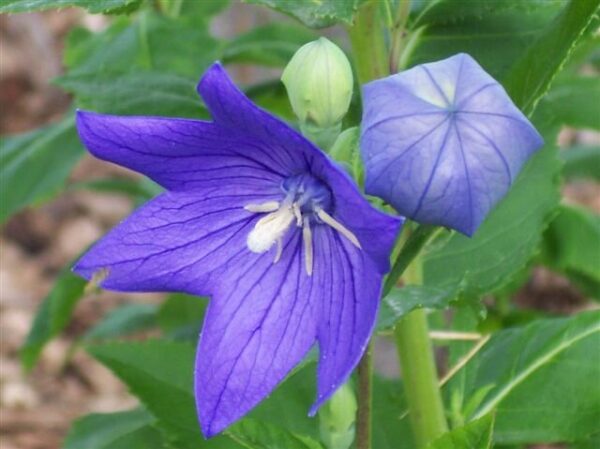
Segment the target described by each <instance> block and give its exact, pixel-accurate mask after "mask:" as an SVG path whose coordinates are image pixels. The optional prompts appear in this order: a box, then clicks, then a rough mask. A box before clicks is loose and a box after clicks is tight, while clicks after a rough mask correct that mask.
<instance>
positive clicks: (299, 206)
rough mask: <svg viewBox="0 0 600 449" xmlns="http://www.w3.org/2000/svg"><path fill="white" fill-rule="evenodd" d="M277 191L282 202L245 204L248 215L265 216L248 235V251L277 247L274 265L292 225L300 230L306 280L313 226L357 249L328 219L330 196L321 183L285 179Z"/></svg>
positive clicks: (310, 178) (341, 227) (306, 178)
mask: <svg viewBox="0 0 600 449" xmlns="http://www.w3.org/2000/svg"><path fill="white" fill-rule="evenodd" d="M281 188H282V190H283V192H284V193H285V197H284V199H283V201H281V202H279V201H267V202H266V203H261V204H247V205H246V206H245V207H244V209H246V210H247V211H249V212H254V213H266V215H265V216H264V217H262V218H261V219H260V220H258V221H257V222H256V224H255V225H254V229H252V231H250V233H249V234H248V238H247V240H246V244H247V245H248V249H249V250H250V251H252V252H254V253H264V252H267V251H268V250H269V249H271V247H272V246H273V245H275V244H277V252H276V253H275V260H274V263H277V262H278V261H279V259H280V258H281V253H282V251H283V243H282V241H283V236H284V235H285V233H286V232H287V230H288V229H289V228H290V227H291V226H292V224H293V223H294V222H295V223H296V226H297V227H301V228H302V240H303V242H304V266H305V268H306V273H307V274H308V275H309V276H310V275H312V267H313V244H312V226H313V225H321V224H326V225H329V226H331V227H332V228H334V229H335V230H336V231H338V232H339V233H340V234H342V235H343V236H344V237H346V238H347V239H348V240H350V241H351V242H352V243H353V244H354V245H356V246H357V247H358V248H360V247H361V246H360V243H359V242H358V239H357V238H356V236H355V235H354V234H353V233H352V232H351V231H350V230H349V229H348V228H346V227H345V226H344V225H342V224H341V223H340V222H338V221H337V220H335V219H334V218H333V217H332V216H331V213H332V212H333V206H334V205H333V196H332V194H331V190H330V189H329V187H328V186H327V185H325V184H324V183H323V182H321V181H319V180H318V179H316V178H314V177H313V176H311V175H310V174H301V175H296V176H292V177H290V178H287V179H286V180H285V181H284V182H283V183H282V185H281Z"/></svg>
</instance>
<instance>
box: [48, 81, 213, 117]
mask: <svg viewBox="0 0 600 449" xmlns="http://www.w3.org/2000/svg"><path fill="white" fill-rule="evenodd" d="M58 84H60V86H61V87H63V88H64V89H65V90H67V91H69V92H71V93H73V94H75V96H76V97H77V101H78V105H79V106H80V107H81V108H84V109H90V110H94V111H97V112H105V113H111V114H140V115H162V116H176V117H189V118H205V117H206V116H207V112H206V110H205V109H204V107H203V106H202V103H201V100H200V99H199V97H198V95H197V94H196V81H194V80H192V79H190V78H186V77H182V76H180V75H174V74H169V73H163V72H137V73H114V74H107V73H104V74H103V75H102V76H99V75H98V74H84V75H67V76H64V77H62V78H60V79H59V80H58Z"/></svg>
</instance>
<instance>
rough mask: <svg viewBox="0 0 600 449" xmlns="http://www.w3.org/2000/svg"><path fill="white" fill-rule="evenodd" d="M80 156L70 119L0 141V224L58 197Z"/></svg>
mask: <svg viewBox="0 0 600 449" xmlns="http://www.w3.org/2000/svg"><path fill="white" fill-rule="evenodd" d="M81 156H83V148H82V146H81V144H80V143H79V139H78V137H77V132H76V131H75V123H74V120H73V117H72V116H71V115H69V117H67V118H66V119H64V120H63V121H62V122H60V123H57V124H55V125H50V126H48V127H46V128H42V129H39V130H37V131H33V132H29V133H26V134H21V135H17V136H11V137H3V138H2V142H1V145H0V205H1V206H0V222H4V221H5V220H6V219H7V218H8V217H9V216H10V215H12V214H13V213H15V212H17V211H18V210H20V209H22V208H23V207H26V206H30V205H34V204H37V203H39V202H41V201H43V200H47V199H49V198H51V197H53V196H54V195H55V194H56V193H58V192H59V191H60V190H61V188H62V187H63V185H64V182H65V180H66V178H67V176H68V175H69V173H70V172H71V170H72V168H73V166H74V165H75V164H76V163H77V161H79V159H80V158H81Z"/></svg>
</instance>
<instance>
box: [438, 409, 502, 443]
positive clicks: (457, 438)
mask: <svg viewBox="0 0 600 449" xmlns="http://www.w3.org/2000/svg"><path fill="white" fill-rule="evenodd" d="M493 430H494V416H493V414H488V415H486V416H484V417H483V418H480V419H477V420H475V421H472V422H470V423H468V424H466V425H465V426H463V427H458V428H456V429H452V430H451V431H450V432H448V433H446V434H444V435H442V436H441V437H439V438H438V439H436V440H435V441H433V442H432V443H431V444H430V445H429V446H427V449H491V448H492V433H493Z"/></svg>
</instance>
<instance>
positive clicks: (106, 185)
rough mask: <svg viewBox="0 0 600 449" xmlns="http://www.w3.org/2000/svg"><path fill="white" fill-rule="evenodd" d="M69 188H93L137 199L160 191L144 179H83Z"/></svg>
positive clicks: (97, 190) (143, 199)
mask: <svg viewBox="0 0 600 449" xmlns="http://www.w3.org/2000/svg"><path fill="white" fill-rule="evenodd" d="M69 190H91V191H93V192H97V193H117V194H121V195H126V196H128V197H131V198H132V199H134V200H136V201H147V200H149V199H151V198H152V197H154V196H155V195H157V194H158V193H160V190H158V191H157V190H156V189H154V188H149V186H148V185H147V184H146V183H145V182H143V179H127V178H100V179H92V180H89V181H81V182H77V183H73V184H70V185H69Z"/></svg>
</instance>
